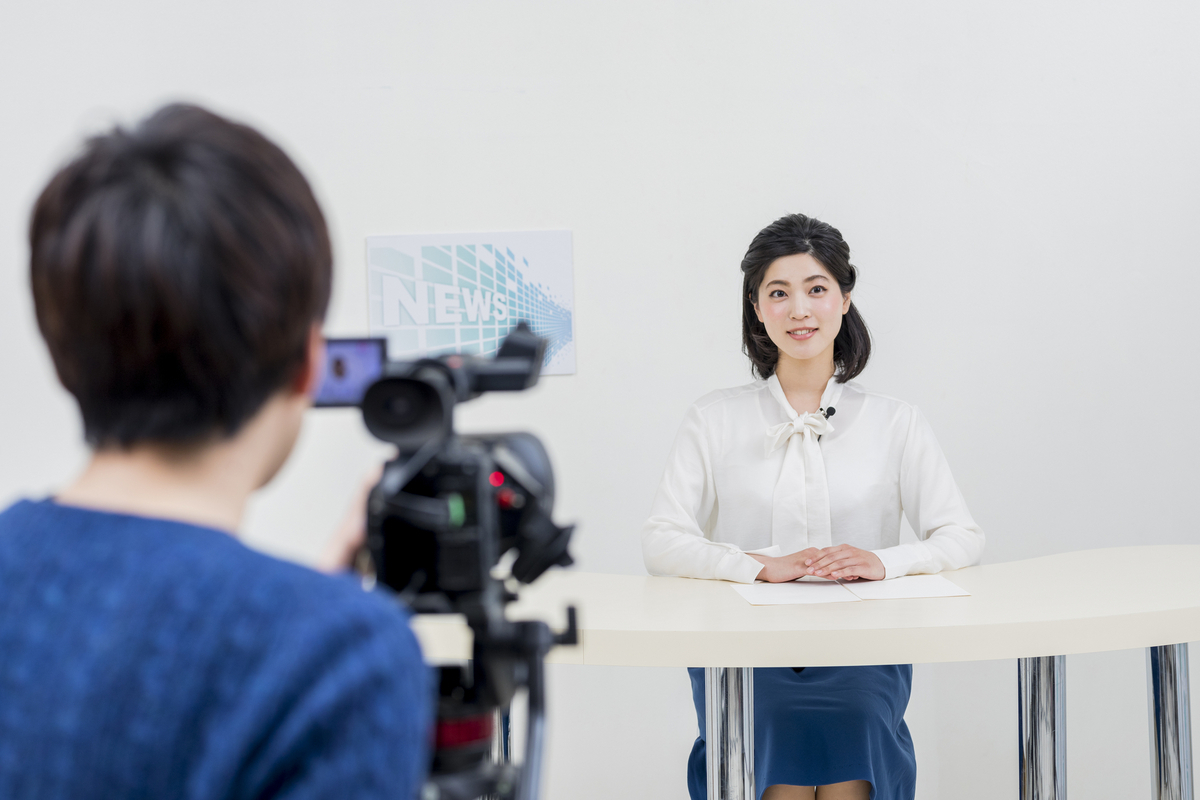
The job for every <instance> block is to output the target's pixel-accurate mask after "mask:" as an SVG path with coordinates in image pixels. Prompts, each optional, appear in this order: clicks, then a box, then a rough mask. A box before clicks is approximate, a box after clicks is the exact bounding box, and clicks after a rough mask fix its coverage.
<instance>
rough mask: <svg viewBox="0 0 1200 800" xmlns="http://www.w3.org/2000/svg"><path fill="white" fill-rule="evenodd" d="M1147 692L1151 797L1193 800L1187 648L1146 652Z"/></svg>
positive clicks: (1175, 646) (1155, 799)
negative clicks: (1148, 702) (1148, 699)
mask: <svg viewBox="0 0 1200 800" xmlns="http://www.w3.org/2000/svg"><path fill="white" fill-rule="evenodd" d="M1146 682H1147V684H1148V685H1149V689H1150V783H1151V792H1150V797H1151V798H1153V800H1192V720H1191V709H1190V708H1189V706H1188V695H1189V689H1190V687H1189V686H1188V646H1187V644H1186V643H1184V644H1167V645H1163V646H1162V647H1147V648H1146Z"/></svg>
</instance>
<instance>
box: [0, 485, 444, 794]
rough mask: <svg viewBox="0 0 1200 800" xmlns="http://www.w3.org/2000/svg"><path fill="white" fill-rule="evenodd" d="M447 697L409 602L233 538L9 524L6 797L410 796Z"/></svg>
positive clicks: (2, 736)
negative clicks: (424, 653) (434, 715)
mask: <svg viewBox="0 0 1200 800" xmlns="http://www.w3.org/2000/svg"><path fill="white" fill-rule="evenodd" d="M430 692H431V683H430V675H429V671H428V669H427V668H426V667H425V666H423V664H422V662H421V654H420V651H419V649H418V646H417V642H416V639H415V638H414V637H413V634H412V632H411V631H410V630H409V627H408V624H407V619H406V616H405V614H404V612H402V611H401V610H400V609H399V608H397V607H396V606H395V604H393V603H391V602H388V601H386V600H384V599H383V598H380V597H373V596H370V595H367V594H364V593H363V592H362V591H361V589H359V588H358V587H357V586H355V585H354V583H353V582H351V581H348V580H342V579H336V578H331V577H327V576H323V575H320V574H318V573H315V572H312V571H311V570H308V569H305V568H303V567H299V566H296V565H293V564H288V563H286V562H283V561H279V560H277V559H273V558H270V557H268V556H264V555H261V554H259V553H256V552H253V551H251V550H249V549H247V548H246V547H245V546H243V545H242V544H240V543H239V542H238V541H237V540H236V539H235V538H234V537H232V536H230V535H228V534H226V533H222V532H220V531H216V530H211V529H208V528H202V527H197V526H194V525H187V524H184V523H179V522H169V521H166V520H160V519H147V518H143V517H134V516H127V515H122V514H110V513H104V512H99V511H90V510H84V509H79V508H72V507H68V506H62V505H58V504H57V503H54V502H52V501H41V502H29V501H22V502H18V503H17V504H16V505H14V506H12V507H11V508H9V509H8V510H7V511H5V512H3V513H0V798H5V800H9V799H10V798H11V799H14V800H15V799H17V798H22V799H23V798H38V800H57V799H58V798H62V800H67V798H69V799H70V800H87V799H88V798H105V800H113V799H115V798H147V799H149V798H154V799H155V800H169V798H190V799H191V798H194V799H195V800H200V799H201V798H204V799H205V800H209V799H215V798H265V797H273V798H297V800H298V799H299V798H384V797H387V798H399V800H410V799H411V798H413V797H414V796H415V793H416V789H417V786H418V784H419V781H420V778H421V775H422V774H423V770H424V767H425V761H426V757H427V750H428V727H429V718H430V712H431V695H430Z"/></svg>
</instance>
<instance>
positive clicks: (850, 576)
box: [807, 544, 887, 581]
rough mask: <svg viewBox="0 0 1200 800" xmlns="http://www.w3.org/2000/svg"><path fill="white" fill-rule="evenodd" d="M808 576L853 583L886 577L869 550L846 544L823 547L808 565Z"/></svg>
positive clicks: (881, 564)
mask: <svg viewBox="0 0 1200 800" xmlns="http://www.w3.org/2000/svg"><path fill="white" fill-rule="evenodd" d="M807 572H808V574H809V575H816V576H818V577H821V578H835V579H839V580H844V581H853V580H857V579H858V578H865V579H866V580H869V581H881V580H883V579H884V578H885V577H887V571H886V570H885V569H884V568H883V562H882V561H880V560H879V556H877V555H875V554H874V553H872V552H871V551H870V550H860V549H859V548H857V547H854V546H852V545H848V544H838V545H834V546H833V547H824V548H822V549H821V551H820V554H819V555H818V556H817V557H816V558H814V559H812V560H811V561H810V562H809V564H808V569H807Z"/></svg>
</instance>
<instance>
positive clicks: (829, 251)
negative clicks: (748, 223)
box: [742, 214, 871, 383]
mask: <svg viewBox="0 0 1200 800" xmlns="http://www.w3.org/2000/svg"><path fill="white" fill-rule="evenodd" d="M800 253H811V254H812V257H813V258H815V259H816V260H817V261H818V262H820V264H821V266H823V267H825V269H827V270H828V271H829V274H830V275H832V276H833V279H834V280H835V281H837V284H838V287H839V288H840V289H841V290H842V294H843V295H845V294H849V293H850V292H851V291H852V290H853V289H854V283H855V281H856V280H857V279H858V271H857V270H856V269H855V268H854V265H853V264H851V263H850V245H848V244H846V240H845V239H843V238H842V234H841V232H840V231H839V230H838V229H837V228H835V227H833V226H832V225H830V224H828V223H826V222H821V220H819V219H813V218H812V217H806V216H804V215H803V214H789V215H788V216H786V217H780V218H779V219H777V220H775V221H774V222H772V223H771V224H770V225H768V226H767V227H765V228H763V229H762V230H761V231H759V233H758V235H757V236H755V237H754V241H752V242H751V243H750V249H749V250H747V251H746V256H745V258H743V259H742V350H743V352H745V354H746V355H747V356H748V357H749V358H750V370H751V372H753V373H754V375H755V376H756V377H758V378H760V379H762V380H766V379H767V378H769V377H771V376H772V375H773V374H775V365H776V363H777V362H778V361H779V348H778V347H776V346H775V343H774V342H772V341H771V337H770V336H768V335H767V328H766V326H765V325H763V324H762V323H761V322H759V321H758V315H757V314H755V313H754V303H755V301H756V300H757V298H758V289H759V287H760V286H762V282H763V277H764V276H765V275H766V274H767V269H768V268H769V267H770V266H771V264H773V263H775V260H776V259H778V258H783V257H784V256H793V255H797V254H800ZM870 357H871V333H870V331H868V330H867V323H866V322H865V321H863V318H862V315H861V314H859V313H858V309H857V308H855V307H854V303H853V302H851V303H850V310H849V311H847V312H846V313H845V315H843V316H842V328H841V330H839V331H838V335H837V338H836V339H834V341H833V363H834V364H835V365H836V367H837V373H836V375H837V381H838V383H845V382H846V381H848V380H850V379H851V378H854V377H855V376H857V375H858V374H859V373H860V372H862V371H863V369H864V368H865V367H866V366H867V359H868V358H870Z"/></svg>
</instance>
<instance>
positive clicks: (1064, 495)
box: [0, 0, 1200, 800]
mask: <svg viewBox="0 0 1200 800" xmlns="http://www.w3.org/2000/svg"><path fill="white" fill-rule="evenodd" d="M1198 22H1200V6H1197V5H1196V4H1194V3H1187V2H1145V0H1143V1H1142V2H1137V3H1134V2H1074V3H1045V2H1031V1H1030V0H1014V1H1013V2H1005V3H970V4H964V3H955V2H936V0H913V1H912V2H908V3H887V2H878V3H837V4H831V3H815V2H805V3H798V2H783V1H782V0H780V1H779V2H750V3H735V2H727V3H719V2H703V3H702V2H657V3H645V2H630V1H627V0H620V1H618V0H607V2H602V3H601V2H586V3H561V2H532V1H529V2H471V3H467V2H454V1H452V0H441V1H434V0H430V2H423V3H405V2H387V1H385V0H357V1H353V0H352V1H348V2H342V3H322V2H313V0H302V1H299V0H290V1H289V2H283V1H282V0H272V1H269V2H267V1H264V2H246V0H238V2H229V1H228V0H217V1H214V0H208V2H203V3H200V2H177V3H171V4H163V3H153V2H149V0H110V2H106V3H88V2H82V0H75V1H74V2H52V1H48V0H41V1H40V2H18V1H17V0H8V1H7V2H6V3H5V4H4V6H3V8H2V9H0V100H2V101H3V120H4V124H3V125H2V126H0V176H3V180H2V181H0V341H2V343H3V346H2V347H0V375H2V376H3V378H2V379H0V448H2V450H0V452H2V453H3V456H2V457H0V502H4V503H7V501H9V500H10V499H13V498H15V497H17V496H21V495H29V494H34V495H36V494H41V493H45V492H47V491H50V490H52V489H53V487H55V486H57V485H59V484H61V483H62V482H63V481H64V480H65V479H67V478H68V477H69V476H70V475H71V474H72V473H73V472H74V471H75V470H77V469H78V468H79V466H80V464H81V463H82V461H83V458H84V456H85V452H84V450H83V448H82V447H81V445H80V442H79V427H78V424H77V421H76V419H75V415H74V410H73V406H72V404H71V402H70V401H69V398H68V397H67V396H65V395H64V393H63V392H62V390H61V389H60V388H58V386H57V385H56V383H55V381H54V378H53V374H52V371H51V369H50V366H49V363H48V359H47V357H46V354H45V352H44V349H43V347H42V345H41V343H40V341H39V339H38V337H37V333H36V328H35V325H34V322H33V316H32V310H31V305H30V301H29V296H28V286H27V279H26V275H25V260H26V256H27V251H26V245H25V242H24V238H23V237H24V229H25V225H26V222H27V215H28V210H29V207H30V204H31V202H32V200H33V198H34V196H35V195H36V192H37V191H38V190H39V188H40V186H41V184H42V183H43V182H44V181H45V179H46V178H47V177H48V175H49V173H50V171H51V170H52V168H53V167H54V166H55V165H56V164H57V163H58V162H59V161H60V160H61V159H62V158H63V157H64V156H65V155H66V154H68V153H69V152H70V151H71V149H72V148H73V147H74V146H75V143H76V142H77V141H78V139H79V137H80V136H82V135H84V134H86V133H88V132H91V131H95V130H98V129H100V128H103V127H105V126H107V125H109V124H110V123H111V122H113V121H117V120H120V121H129V120H133V119H136V118H137V117H138V116H140V115H142V114H144V113H146V112H147V111H149V110H150V109H152V108H153V107H154V106H155V105H156V104H158V103H161V102H164V101H167V100H172V99H188V100H194V101H200V102H203V103H206V104H209V105H211V106H213V107H214V108H216V109H217V110H220V111H223V112H226V113H229V114H231V115H234V116H236V117H239V118H241V119H245V120H247V121H250V122H252V123H254V124H257V125H260V126H261V127H262V128H263V129H264V130H266V131H267V132H268V133H269V134H270V135H272V136H274V137H275V138H276V139H277V140H279V141H280V142H281V143H282V144H283V145H284V146H285V147H286V148H287V149H288V151H289V152H290V153H291V154H292V155H293V156H294V157H295V158H296V159H297V161H298V162H299V163H300V164H301V166H302V168H303V169H304V170H305V171H306V172H307V174H308V175H309V177H310V178H311V180H312V181H313V183H314V186H315V187H316V190H317V193H318V195H319V197H320V199H321V200H322V202H323V203H324V206H325V209H326V212H327V214H328V217H329V221H330V223H331V226H332V230H333V234H334V237H335V241H336V255H337V260H338V275H337V285H336V290H335V293H334V299H333V305H332V308H331V312H330V316H329V331H330V332H331V333H334V334H358V333H362V332H363V331H365V328H366V324H367V320H366V285H365V275H364V272H365V269H364V238H365V237H366V236H367V235H369V234H385V233H400V232H407V231H458V230H512V229H570V230H572V231H574V237H575V238H574V241H575V265H576V289H575V291H576V298H575V300H576V320H577V328H576V335H577V340H578V350H577V353H578V374H576V375H574V376H569V377H558V378H547V379H546V380H544V381H543V383H542V384H541V385H540V386H539V387H538V388H537V389H536V390H534V391H533V392H530V393H528V394H527V395H526V396H520V397H516V396H513V397H494V398H486V399H483V400H480V401H477V402H476V403H474V404H472V405H471V406H470V407H467V408H464V409H463V411H462V414H461V422H462V423H463V427H464V428H467V429H483V428H495V429H509V428H518V429H528V430H532V431H535V432H536V433H538V434H539V435H541V436H542V437H544V439H545V441H546V442H547V444H548V446H549V448H550V450H551V452H552V454H553V455H554V457H555V459H556V464H557V470H558V474H559V477H560V498H559V509H560V512H559V516H560V518H561V519H563V520H577V521H578V522H579V523H580V527H579V534H578V539H577V541H576V544H575V547H574V551H575V554H576V556H577V559H578V562H579V566H580V567H581V568H582V569H585V570H590V571H607V572H627V573H638V572H641V571H642V566H641V556H640V552H639V546H638V528H639V525H640V523H641V521H642V519H643V517H644V515H645V514H646V513H647V510H648V508H649V504H650V500H651V497H652V494H653V492H654V488H655V486H656V483H657V480H658V477H659V472H660V470H661V465H662V463H663V460H664V457H665V455H666V452H667V448H668V447H669V445H670V441H671V439H672V436H673V435H674V430H675V427H676V425H677V424H678V422H679V421H680V419H681V418H682V415H683V412H684V409H685V408H686V407H687V405H688V404H689V403H690V402H691V401H692V400H693V399H695V398H696V397H698V396H699V395H701V394H703V393H705V392H706V391H708V390H710V389H713V388H717V387H722V386H729V385H735V384H739V383H743V382H746V381H747V380H748V379H749V373H748V370H747V366H746V363H745V361H744V359H743V358H742V356H741V355H740V353H739V341H738V335H739V320H738V313H739V310H738V309H739V306H738V297H737V295H738V291H739V289H740V283H739V281H740V275H739V272H738V268H737V266H738V262H739V260H740V257H741V255H742V253H743V251H744V249H745V247H746V245H747V244H748V243H749V241H750V239H751V238H752V237H753V235H754V234H755V233H756V232H757V231H758V230H759V229H760V228H761V227H763V226H764V225H766V224H767V223H769V222H770V221H772V220H773V219H775V218H776V217H778V216H779V215H781V214H783V213H787V212H792V211H802V212H805V213H809V214H813V215H815V216H818V217H820V218H822V219H825V220H827V221H829V222H832V223H834V224H835V225H837V226H838V227H840V228H841V230H842V231H843V233H844V234H845V236H846V238H847V240H848V241H849V242H850V244H851V247H852V249H853V253H854V261H855V263H856V264H857V265H858V266H859V267H860V268H861V273H862V280H861V287H860V289H859V291H858V292H857V294H856V301H857V302H858V303H859V305H860V308H861V309H862V311H863V314H864V316H865V317H866V319H867V321H868V323H869V324H870V326H871V328H872V330H873V332H874V334H875V336H876V339H875V343H876V350H875V355H874V358H873V359H872V363H871V366H870V367H869V368H868V370H867V372H866V373H865V374H864V375H863V377H862V379H861V380H862V382H863V383H865V384H867V385H869V386H871V387H873V388H875V389H878V390H881V391H884V392H886V393H889V394H893V395H896V396H898V397H901V398H904V399H906V400H909V401H911V402H914V403H916V404H918V405H919V406H920V407H921V408H922V409H923V410H924V412H925V414H926V416H927V417H928V418H929V420H930V421H931V423H932V425H933V427H934V429H935V431H936V432H937V433H938V435H939V437H940V439H941V442H942V445H943V447H944V449H945V450H946V453H947V455H948V457H949V460H950V463H951V465H952V467H953V468H954V470H955V472H956V475H957V477H958V479H959V482H960V484H961V486H962V489H963V491H964V493H965V494H966V497H967V500H968V502H969V503H970V505H971V508H972V510H973V512H974V513H975V516H976V518H977V520H978V521H979V522H980V524H981V525H982V526H983V528H984V529H985V531H986V532H987V534H988V537H989V544H988V551H987V553H986V558H987V559H988V560H989V561H1003V560H1008V559H1016V558H1026V557H1031V556H1037V555H1043V554H1047V553H1053V552H1060V551H1064V550H1072V549H1078V548H1086V547H1099V546H1110V545H1119V544H1126V543H1171V542H1196V541H1200V536H1198V535H1197V532H1196V531H1195V529H1194V524H1195V506H1194V501H1193V499H1192V498H1193V495H1192V494H1191V490H1192V487H1193V486H1194V485H1195V484H1196V481H1197V478H1198V477H1200V476H1198V472H1200V467H1198V464H1197V458H1196V452H1197V448H1198V446H1200V441H1198V437H1200V421H1198V418H1197V415H1196V414H1194V413H1193V411H1194V403H1195V401H1194V398H1195V396H1196V394H1197V391H1198V390H1200V380H1198V379H1197V373H1196V368H1195V359H1196V354H1197V344H1198V343H1200V331H1198V330H1197V328H1196V327H1195V324H1194V320H1195V318H1194V317H1192V316H1190V312H1189V311H1188V308H1190V307H1192V306H1193V304H1194V297H1195V296H1196V294H1197V290H1198V289H1200V274H1198V272H1197V270H1196V260H1197V258H1196V248H1195V244H1194V241H1193V235H1194V231H1195V229H1196V222H1195V219H1196V215H1197V212H1198V211H1200V192H1198V190H1197V188H1196V187H1197V178H1198V177H1200V172H1198V166H1200V164H1198V161H1200V156H1198V150H1197V148H1196V143H1197V142H1198V141H1200V101H1198V98H1200V49H1198V48H1197V47H1196V41H1197V34H1198V33H1200V25H1198ZM381 453H382V450H381V448H380V447H379V446H377V445H375V444H374V443H373V442H371V441H370V440H369V437H368V436H367V435H366V434H365V433H364V432H363V431H362V430H361V425H360V423H359V421H358V420H357V419H356V417H355V415H354V414H353V413H352V412H346V411H338V412H323V413H314V414H313V418H312V419H311V420H310V422H309V425H308V427H307V429H306V431H305V433H304V436H303V439H302V442H301V444H300V447H299V448H298V452H297V454H296V457H295V458H294V459H293V460H292V462H291V463H290V464H289V465H288V467H287V468H286V470H285V472H284V474H283V475H282V476H281V478H280V479H279V480H278V481H277V482H276V483H275V484H274V485H273V486H272V487H271V488H270V489H269V490H267V491H266V492H264V493H263V495H262V496H261V498H260V499H259V500H258V501H257V503H256V504H255V506H254V508H253V512H252V515H251V518H250V520H249V522H248V524H247V532H246V533H247V537H248V539H249V540H250V541H251V542H252V543H253V544H255V545H256V546H261V547H263V548H266V549H268V550H271V551H274V552H277V553H280V554H283V555H285V556H288V557H293V558H297V559H301V560H305V559H311V558H313V556H314V554H315V553H316V552H318V551H319V549H320V546H321V544H322V541H323V539H324V537H325V536H326V535H327V533H328V532H329V531H330V530H331V529H332V526H333V525H334V523H335V520H336V519H337V518H338V517H339V516H340V514H341V512H342V507H343V505H344V503H345V500H346V498H347V496H348V494H349V492H350V490H351V488H352V486H353V485H354V484H355V483H356V482H357V477H356V475H357V473H359V472H361V471H362V470H365V469H366V468H367V467H368V465H369V464H370V463H371V462H372V461H373V460H375V459H377V458H379V457H380V455H381ZM1112 577H1113V580H1120V579H1121V576H1120V575H1114V576H1112ZM1068 673H1069V687H1070V688H1069V693H1068V697H1069V701H1068V713H1069V720H1070V722H1069V724H1070V736H1069V754H1070V773H1069V775H1070V787H1071V789H1070V791H1071V794H1072V795H1073V796H1078V797H1087V798H1125V797H1130V796H1139V795H1143V794H1145V793H1146V792H1147V790H1148V786H1147V782H1148V776H1149V769H1148V764H1147V749H1148V748H1147V741H1146V728H1147V726H1146V711H1145V683H1144V666H1143V656H1142V654H1141V653H1117V654H1107V655H1093V656H1080V657H1072V658H1070V659H1068ZM551 679H552V681H553V683H552V697H551V702H552V706H551V709H552V710H551V715H552V719H551V744H550V751H549V762H548V765H549V766H548V777H547V790H546V793H545V796H546V797H547V798H550V799H551V800H568V799H570V800H585V799H590V798H610V797H661V798H684V797H685V796H686V790H685V787H684V780H683V776H684V759H685V756H686V753H687V751H688V749H689V747H690V744H691V738H692V737H693V736H694V733H695V726H696V723H695V718H694V714H693V712H692V710H691V707H690V701H689V695H688V689H687V681H686V676H685V675H684V674H683V673H682V672H681V671H678V670H653V669H645V670H635V669H618V668H611V669H604V668H580V667H560V668H555V669H553V670H552V671H551ZM1015 681H1016V677H1015V666H1014V665H1013V664H1012V663H1008V662H994V663H982V664H953V665H941V666H934V667H918V668H917V670H916V680H915V688H914V694H913V701H912V705H911V706H910V711H909V717H908V718H909V722H910V724H911V726H912V728H913V732H914V738H915V740H916V744H917V752H918V759H919V764H920V778H919V796H920V797H921V798H923V800H933V799H934V798H944V799H946V800H948V799H949V798H959V797H973V798H1009V797H1014V796H1015V794H1016V780H1015V778H1016V727H1015V726H1016V714H1015V708H1014V706H1015V696H1016V692H1015Z"/></svg>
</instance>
